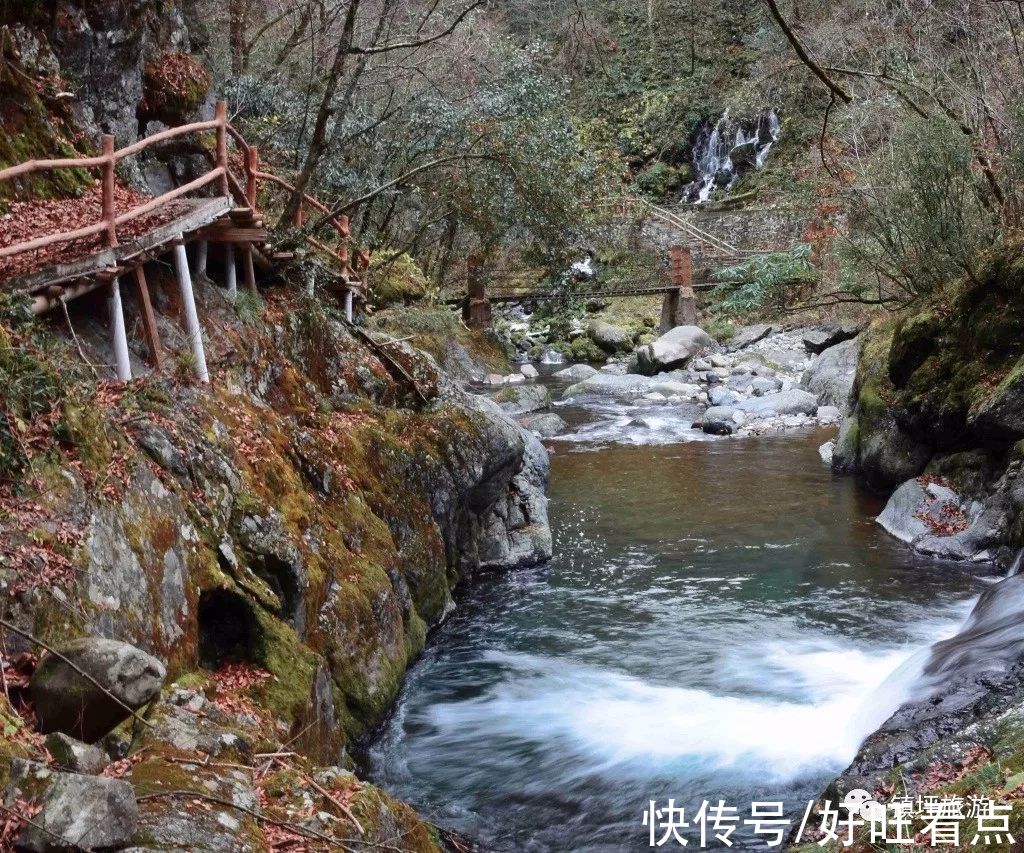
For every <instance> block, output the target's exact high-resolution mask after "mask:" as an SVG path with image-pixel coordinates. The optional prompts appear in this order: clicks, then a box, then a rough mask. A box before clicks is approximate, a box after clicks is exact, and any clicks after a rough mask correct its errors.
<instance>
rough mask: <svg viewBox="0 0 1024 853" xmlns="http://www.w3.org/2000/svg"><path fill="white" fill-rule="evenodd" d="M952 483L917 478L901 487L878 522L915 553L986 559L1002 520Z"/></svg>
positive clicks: (965, 558)
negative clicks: (962, 494) (986, 510)
mask: <svg viewBox="0 0 1024 853" xmlns="http://www.w3.org/2000/svg"><path fill="white" fill-rule="evenodd" d="M991 516H992V513H987V512H985V511H984V507H983V506H982V505H981V504H980V503H979V502H977V501H972V500H965V499H964V498H962V497H961V496H960V494H958V493H957V492H956V491H955V490H954V489H953V488H952V487H951V486H950V485H949V484H948V483H945V482H940V481H937V480H934V479H929V478H926V477H917V478H915V479H913V480H908V481H907V482H905V483H904V484H903V485H901V486H900V487H899V488H898V489H896V491H895V492H893V494H892V496H891V497H890V498H889V501H888V503H887V504H886V505H885V509H884V510H883V511H882V514H881V515H879V516H878V518H877V519H876V520H877V522H878V524H879V525H881V526H882V527H883V528H884V529H885V530H886V531H888V532H889V533H890V534H892V535H893V536H895V537H896V538H897V539H899V540H901V541H903V542H906V543H908V544H909V545H911V546H912V547H913V548H914V550H915V551H919V552H920V553H922V554H931V555H935V556H939V557H946V558H948V559H954V560H970V559H978V558H981V559H985V558H986V556H987V554H988V548H989V547H990V546H992V545H994V544H995V542H996V540H997V539H998V531H997V529H996V527H997V526H998V520H997V519H995V518H993V517H991Z"/></svg>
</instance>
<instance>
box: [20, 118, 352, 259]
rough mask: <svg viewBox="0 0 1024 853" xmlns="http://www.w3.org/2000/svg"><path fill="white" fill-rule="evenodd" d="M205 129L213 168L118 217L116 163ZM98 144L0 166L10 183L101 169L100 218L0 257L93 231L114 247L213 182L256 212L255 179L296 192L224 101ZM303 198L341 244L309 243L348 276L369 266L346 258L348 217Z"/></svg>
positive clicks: (89, 234) (64, 240)
mask: <svg viewBox="0 0 1024 853" xmlns="http://www.w3.org/2000/svg"><path fill="white" fill-rule="evenodd" d="M209 130H213V131H216V134H217V139H216V146H215V153H214V157H213V160H214V166H213V168H212V169H211V170H210V171H209V172H207V173H206V174H204V175H202V176H200V177H199V178H196V179H195V180H193V181H190V182H189V183H187V184H184V185H183V186H180V187H177V188H176V189H173V190H171V191H170V192H166V193H164V194H163V195H160V196H158V197H157V198H154V199H151V200H150V201H148V202H146V203H145V204H142V205H139V206H138V207H135V208H132V209H131V210H128V211H126V212H124V213H121V214H119V215H118V214H116V213H115V210H114V189H115V174H114V170H115V167H116V166H117V164H118V163H119V162H121V161H122V160H124V159H126V158H127V157H131V156H133V155H135V154H139V153H140V152H142V151H144V150H146V149H147V148H150V147H151V146H153V145H157V144H159V143H161V142H166V141H168V140H170V139H176V138H178V137H180V136H185V135H187V134H190V133H201V132H204V131H209ZM228 137H230V138H231V139H232V140H234V142H235V144H236V146H237V147H238V149H239V151H241V153H242V156H243V165H244V169H245V180H244V184H243V183H242V182H240V181H239V180H238V179H237V178H236V177H235V176H234V175H233V174H232V173H231V170H230V166H229V163H228V152H227V140H228ZM102 144H103V153H102V154H100V155H99V156H96V157H74V158H72V157H69V158H64V159H49V160H29V161H27V162H25V163H20V164H18V165H15V166H10V167H8V168H6V169H0V181H9V180H13V179H15V178H19V177H22V176H24V175H31V174H35V173H37V172H45V171H55V170H58V169H99V170H101V180H100V187H101V199H102V207H101V214H100V221H99V222H97V223H95V224H93V225H88V226H85V227H82V228H77V229H75V230H73V231H65V232H60V233H57V234H49V235H45V236H42V237H36V238H34V239H32V240H27V241H25V242H23V243H18V244H16V245H13V246H5V247H2V248H0V258H7V257H11V256H14V255H19V254H22V253H24V252H31V251H35V250H38V249H43V248H46V247H47V246H52V245H54V244H56V243H68V242H71V241H74V240H80V239H83V238H85V237H92V236H94V235H96V234H103V235H104V243H105V245H106V246H107V247H108V248H111V247H114V246H116V245H117V226H119V225H123V224H125V223H126V222H131V221H132V220H135V219H138V218H140V217H142V216H145V215H147V214H149V213H152V212H154V211H156V210H159V209H160V208H162V207H164V206H165V205H166V204H168V203H169V202H171V201H174V200H175V199H178V198H181V197H182V196H184V195H187V194H188V193H191V192H194V191H196V190H198V189H201V188H202V187H205V186H207V185H208V184H211V183H214V182H219V192H220V194H221V195H222V196H233V197H234V198H235V200H236V201H237V202H238V203H241V204H245V205H247V206H248V207H249V209H250V210H251V211H253V213H255V212H256V199H257V190H258V182H259V181H261V180H262V181H269V182H270V183H273V184H276V185H277V186H280V187H281V188H283V189H284V190H286V191H287V192H291V193H294V192H295V191H296V189H295V187H294V185H292V184H290V183H289V182H288V181H286V180H284V179H283V178H279V177H278V176H277V175H274V174H272V173H271V172H264V171H260V168H259V151H258V149H257V147H256V146H254V145H250V144H249V143H248V142H246V140H245V138H244V137H243V136H242V134H241V133H240V132H239V131H238V129H237V128H235V127H234V126H233V125H232V124H231V123H230V122H229V121H228V112H227V102H226V101H218V102H217V105H216V112H215V115H214V118H213V119H212V120H209V121H198V122H192V123H191V124H185V125H181V126H179V127H172V128H168V129H167V130H162V131H160V132H159V133H155V134H153V135H152V136H147V137H146V138H145V139H140V140H139V141H138V142H134V143H132V144H131V145H128V146H126V147H124V148H121V149H115V147H114V138H113V137H112V136H109V135H104V136H103V138H102ZM302 202H303V204H304V205H309V206H310V207H312V208H313V209H315V210H317V211H319V212H320V213H322V214H324V215H325V216H326V218H327V219H326V221H327V222H328V223H329V224H330V225H331V226H332V227H333V228H334V230H335V231H336V232H337V234H338V237H339V238H340V246H339V247H338V249H332V248H330V247H329V246H326V245H325V244H323V243H321V242H319V241H317V240H315V239H313V237H312V236H310V237H308V238H307V241H308V242H309V244H310V245H311V246H313V247H314V248H316V249H317V250H318V251H322V252H324V253H326V254H327V255H328V256H329V257H331V258H332V259H334V260H336V261H337V262H338V263H339V264H340V265H341V268H342V273H343V274H344V275H345V276H346V277H349V276H351V275H355V273H356V267H358V266H360V265H361V266H362V267H363V268H364V269H365V268H366V267H368V266H369V260H368V256H367V255H366V253H364V252H359V253H358V255H357V262H356V265H355V266H354V265H353V264H352V263H351V261H350V256H349V246H348V241H349V239H350V236H351V230H350V228H349V222H348V217H347V216H335V215H334V214H333V213H332V212H331V209H330V208H329V207H328V206H327V205H325V204H324V203H323V202H321V201H320V200H319V199H317V198H315V197H314V196H311V195H309V194H308V193H302ZM301 207H302V205H300V211H301Z"/></svg>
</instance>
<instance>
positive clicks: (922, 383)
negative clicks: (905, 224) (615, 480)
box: [836, 247, 1024, 565]
mask: <svg viewBox="0 0 1024 853" xmlns="http://www.w3.org/2000/svg"><path fill="white" fill-rule="evenodd" d="M1022 285H1024V260H1022V254H1021V250H1020V248H1019V247H1016V248H1010V249H1007V250H1005V251H1002V252H1000V253H999V254H998V255H997V256H996V257H994V258H993V259H992V261H991V262H990V263H989V265H988V268H987V270H986V271H985V273H984V275H982V276H981V277H980V278H979V280H978V281H976V282H967V283H963V282H959V283H951V284H950V286H949V287H948V288H947V289H946V290H945V291H944V292H942V293H938V294H936V295H934V296H933V297H932V298H930V299H928V300H925V301H923V302H922V303H920V304H918V305H915V306H914V307H913V308H912V309H910V310H907V311H905V312H903V313H901V314H898V315H896V316H894V317H892V318H890V319H888V320H887V321H885V322H881V323H877V324H876V325H875V326H874V327H873V328H872V329H871V330H870V332H869V333H868V334H867V335H866V340H865V342H864V344H863V346H862V348H861V357H860V365H859V369H858V376H857V383H856V405H855V407H854V412H853V415H852V416H851V418H850V419H849V421H848V422H847V423H845V424H844V426H843V430H842V433H841V435H840V439H839V442H838V446H837V456H836V461H837V464H839V465H840V466H843V467H846V468H852V469H856V470H857V471H859V472H860V473H862V474H863V475H864V476H865V478H866V479H867V480H868V482H869V483H870V484H871V485H872V486H874V487H875V488H877V489H880V490H892V489H895V488H896V487H897V486H901V484H904V485H905V484H907V482H908V481H913V480H915V478H918V477H919V476H922V475H923V477H924V480H923V481H922V482H921V483H919V485H920V486H922V488H923V487H925V486H930V487H931V491H930V493H929V494H931V496H932V497H933V498H937V497H939V495H938V492H939V490H941V489H946V490H952V491H953V492H955V497H952V498H951V497H950V496H949V495H948V494H947V493H946V492H945V491H943V492H942V493H941V497H942V499H943V500H944V501H947V500H948V501H952V502H953V503H955V504H957V506H956V507H955V510H956V511H955V512H954V511H953V508H951V509H950V512H949V513H948V514H947V515H948V517H943V516H942V514H941V513H939V512H937V511H936V512H933V513H931V516H930V517H929V518H925V519H918V520H917V521H918V522H919V524H920V525H921V526H920V527H915V526H914V525H913V524H911V521H910V520H908V518H907V511H908V510H913V511H914V512H916V511H917V510H919V509H920V506H918V503H919V502H920V501H921V500H927V498H928V495H924V496H923V497H920V496H916V495H915V494H912V489H911V488H909V487H908V488H902V486H901V489H900V490H898V491H897V492H896V495H894V501H895V503H893V502H891V503H890V509H891V510H892V512H891V513H889V516H888V518H889V520H890V521H891V527H892V530H893V532H894V533H896V535H899V536H901V538H905V539H906V540H907V541H910V542H912V543H913V544H915V546H923V547H919V550H923V551H926V552H929V553H936V554H940V555H946V556H952V557H955V558H960V559H975V558H977V559H980V560H996V561H998V562H1000V563H1002V564H1004V565H1008V564H1009V563H1010V562H1012V560H1013V559H1014V556H1015V554H1016V550H1015V549H1017V548H1019V546H1020V545H1021V544H1022V542H1024V537H1022V532H1021V521H1020V520H1021V517H1022V516H1021V509H1022V508H1024V486H1022V485H1021V484H1018V482H1017V481H1018V473H1019V469H1020V463H1021V453H1022V449H1021V448H1022V446H1021V444H1020V441H1021V439H1024V392H1022V389H1024V384H1022V383H1021V375H1022V374H1021V371H1022V366H1024V361H1022V357H1024V335H1022V332H1024V300H1022V298H1021V293H1022ZM925 514H926V515H927V514H928V513H925ZM912 516H913V512H911V520H912ZM939 540H946V541H945V543H944V544H943V543H942V542H940V541H939Z"/></svg>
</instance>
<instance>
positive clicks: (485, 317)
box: [462, 254, 491, 329]
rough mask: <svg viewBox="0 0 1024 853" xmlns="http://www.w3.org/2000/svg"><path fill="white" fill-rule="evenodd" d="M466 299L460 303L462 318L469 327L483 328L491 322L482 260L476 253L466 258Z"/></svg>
mask: <svg viewBox="0 0 1024 853" xmlns="http://www.w3.org/2000/svg"><path fill="white" fill-rule="evenodd" d="M466 281H467V292H466V301H465V302H464V303H463V304H462V319H463V320H464V321H465V322H466V325H467V326H469V327H470V328H471V329H484V328H487V326H489V325H490V324H491V303H490V302H488V301H487V285H486V281H485V280H484V273H483V261H481V260H480V256H479V255H476V254H472V255H470V256H469V257H468V258H466Z"/></svg>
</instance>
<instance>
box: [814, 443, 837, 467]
mask: <svg viewBox="0 0 1024 853" xmlns="http://www.w3.org/2000/svg"><path fill="white" fill-rule="evenodd" d="M835 449H836V443H835V441H834V440H833V441H826V442H825V443H824V444H823V445H821V447H819V448H818V455H819V456H820V457H821V461H822V462H824V463H825V464H826V465H831V464H832V454H833V453H834V452H835Z"/></svg>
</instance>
